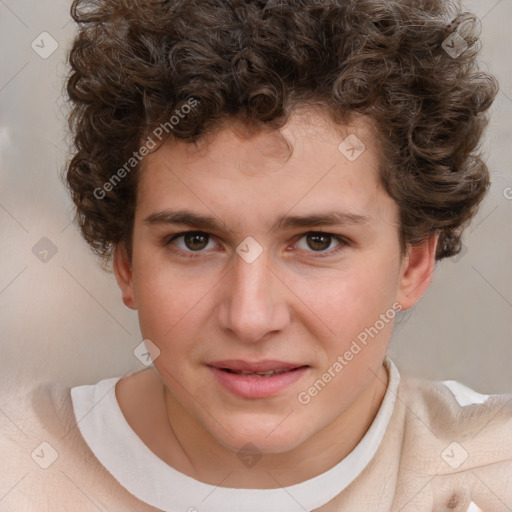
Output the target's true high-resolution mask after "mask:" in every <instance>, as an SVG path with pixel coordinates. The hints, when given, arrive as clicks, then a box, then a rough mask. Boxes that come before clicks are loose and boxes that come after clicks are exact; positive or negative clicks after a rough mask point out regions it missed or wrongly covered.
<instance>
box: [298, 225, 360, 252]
mask: <svg viewBox="0 0 512 512" xmlns="http://www.w3.org/2000/svg"><path fill="white" fill-rule="evenodd" d="M333 241H335V242H336V244H335V245H334V246H333V245H332V242H333ZM295 245H296V247H297V248H298V249H300V250H302V251H305V252H309V253H313V256H318V257H321V256H331V255H334V254H337V253H338V252H340V251H342V250H343V249H345V247H346V246H348V245H350V242H349V241H348V240H347V239H345V238H344V237H342V236H340V235H334V234H332V233H324V232H323V231H310V232H308V233H305V234H304V235H302V237H301V238H300V239H299V241H298V242H297V243H296V244H295ZM315 253H317V254H315Z"/></svg>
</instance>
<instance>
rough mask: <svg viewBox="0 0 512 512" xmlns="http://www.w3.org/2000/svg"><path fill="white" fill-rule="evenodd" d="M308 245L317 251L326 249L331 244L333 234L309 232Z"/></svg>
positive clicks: (307, 236)
mask: <svg viewBox="0 0 512 512" xmlns="http://www.w3.org/2000/svg"><path fill="white" fill-rule="evenodd" d="M306 240H307V243H308V246H309V247H311V249H314V250H315V251H325V250H326V249H328V248H329V246H330V245H331V240H332V236H329V235H326V234H325V233H308V234H307V235H306Z"/></svg>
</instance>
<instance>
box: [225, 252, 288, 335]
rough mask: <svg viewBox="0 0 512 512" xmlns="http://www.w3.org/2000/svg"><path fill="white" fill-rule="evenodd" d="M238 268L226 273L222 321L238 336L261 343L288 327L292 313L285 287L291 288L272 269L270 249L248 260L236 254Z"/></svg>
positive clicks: (235, 262)
mask: <svg viewBox="0 0 512 512" xmlns="http://www.w3.org/2000/svg"><path fill="white" fill-rule="evenodd" d="M233 257H234V259H235V261H234V263H233V265H234V268H233V269H232V270H231V271H230V272H229V273H228V275H227V276H226V280H227V281H226V282H225V285H224V288H223V290H224V293H225V295H224V300H223V302H222V307H221V308H220V324H221V328H222V329H223V330H227V331H230V332H231V333H232V334H233V335H234V336H235V337H236V339H238V340H239V341H244V342H249V343H251V342H257V341H260V340H263V339H267V337H268V335H269V334H270V333H272V332H274V333H275V332H278V331H280V330H282V329H284V328H285V327H286V325H287V324H288V322H289V319H290V315H289V311H288V307H287V303H286V296H285V292H284V290H287V288H286V287H285V286H284V284H283V283H282V282H281V281H280V279H279V278H278V277H277V276H276V275H275V273H274V271H272V270H271V269H270V268H269V258H268V257H267V252H266V251H263V253H262V254H261V255H260V256H259V257H258V258H257V259H256V260H255V261H253V262H251V263H248V262H247V261H245V260H244V259H243V258H242V257H240V256H239V255H238V254H236V253H235V254H234V255H233Z"/></svg>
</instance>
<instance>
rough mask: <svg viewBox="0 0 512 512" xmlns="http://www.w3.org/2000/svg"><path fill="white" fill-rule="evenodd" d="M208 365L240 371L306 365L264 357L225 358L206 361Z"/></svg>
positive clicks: (264, 370)
mask: <svg viewBox="0 0 512 512" xmlns="http://www.w3.org/2000/svg"><path fill="white" fill-rule="evenodd" d="M208 366H214V367H216V368H227V369H228V370H235V371H242V372H269V371H271V370H290V369H292V368H300V367H302V366H308V365H305V364H301V363H289V362H286V361H275V360H270V359H266V360H264V361H252V362H250V361H244V360H242V359H226V360H225V361H214V362H213V363H208Z"/></svg>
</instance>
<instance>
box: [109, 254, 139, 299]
mask: <svg viewBox="0 0 512 512" xmlns="http://www.w3.org/2000/svg"><path fill="white" fill-rule="evenodd" d="M112 266H113V269H114V274H115V276H116V281H117V284H118V285H119V288H120V289H121V293H122V295H123V302H124V303H125V305H126V306H128V307H129V308H130V309H137V302H136V300H135V293H134V291H133V269H132V265H131V262H130V259H129V257H128V253H127V251H126V247H125V246H124V244H119V245H116V247H115V248H114V256H113V259H112Z"/></svg>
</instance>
